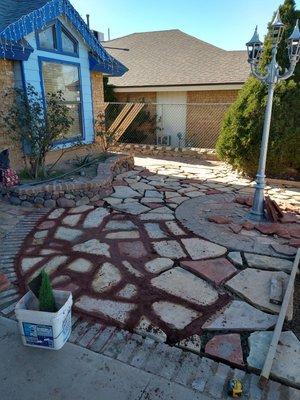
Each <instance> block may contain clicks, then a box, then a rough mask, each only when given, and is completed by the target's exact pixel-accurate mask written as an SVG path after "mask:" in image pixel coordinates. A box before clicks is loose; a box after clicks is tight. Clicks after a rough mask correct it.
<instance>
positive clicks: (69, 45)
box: [61, 30, 77, 53]
mask: <svg viewBox="0 0 300 400" xmlns="http://www.w3.org/2000/svg"><path fill="white" fill-rule="evenodd" d="M61 43H62V49H63V51H65V52H66V53H76V52H77V43H76V42H75V41H74V40H73V39H71V38H70V37H69V36H68V35H67V34H66V33H65V32H64V31H63V30H62V31H61Z"/></svg>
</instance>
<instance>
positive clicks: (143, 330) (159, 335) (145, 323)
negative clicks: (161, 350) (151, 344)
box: [134, 316, 167, 343]
mask: <svg viewBox="0 0 300 400" xmlns="http://www.w3.org/2000/svg"><path fill="white" fill-rule="evenodd" d="M134 331H135V332H136V333H137V334H138V335H141V336H144V337H145V336H147V337H150V338H152V339H154V340H156V341H158V342H162V343H164V342H165V341H166V340H167V335H166V334H165V332H164V331H162V330H161V329H160V328H158V327H157V326H154V325H152V322H151V321H150V320H149V319H148V318H146V317H144V316H143V317H142V318H141V319H140V321H139V323H138V324H137V326H136V327H135V328H134Z"/></svg>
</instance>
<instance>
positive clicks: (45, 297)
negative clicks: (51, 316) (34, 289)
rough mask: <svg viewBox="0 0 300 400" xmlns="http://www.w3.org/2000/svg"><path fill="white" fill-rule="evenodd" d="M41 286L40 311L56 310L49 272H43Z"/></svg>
mask: <svg viewBox="0 0 300 400" xmlns="http://www.w3.org/2000/svg"><path fill="white" fill-rule="evenodd" d="M40 275H41V286H40V290H39V303H40V311H46V312H56V311H57V308H56V305H55V299H54V295H53V291H52V287H51V283H50V279H49V276H48V274H47V273H46V272H45V271H44V270H43V271H42V272H41V274H40Z"/></svg>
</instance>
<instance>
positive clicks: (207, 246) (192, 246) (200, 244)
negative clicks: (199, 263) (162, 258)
mask: <svg viewBox="0 0 300 400" xmlns="http://www.w3.org/2000/svg"><path fill="white" fill-rule="evenodd" d="M181 241H182V243H183V245H184V247H185V249H186V251H187V252H188V254H189V255H190V256H191V258H192V259H193V260H201V259H205V258H214V257H220V256H223V255H224V254H225V253H226V251H227V249H226V247H223V246H219V245H218V244H215V243H211V242H208V241H207V240H202V239H198V238H191V239H181Z"/></svg>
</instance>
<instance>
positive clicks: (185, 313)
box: [152, 301, 201, 329]
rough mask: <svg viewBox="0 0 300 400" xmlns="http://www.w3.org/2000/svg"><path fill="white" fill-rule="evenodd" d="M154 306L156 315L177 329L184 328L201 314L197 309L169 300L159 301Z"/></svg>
mask: <svg viewBox="0 0 300 400" xmlns="http://www.w3.org/2000/svg"><path fill="white" fill-rule="evenodd" d="M152 307H153V310H154V312H155V313H156V315H158V316H159V317H160V318H161V319H162V320H163V321H164V322H165V323H166V324H168V325H170V326H171V327H174V328H175V329H184V328H185V327H186V326H187V325H189V324H190V323H191V322H192V321H193V320H194V319H196V318H199V317H200V316H201V314H200V313H198V312H197V311H194V310H190V309H189V308H187V307H184V306H182V305H180V304H175V303H170V302H168V301H157V302H156V303H153V305H152Z"/></svg>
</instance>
